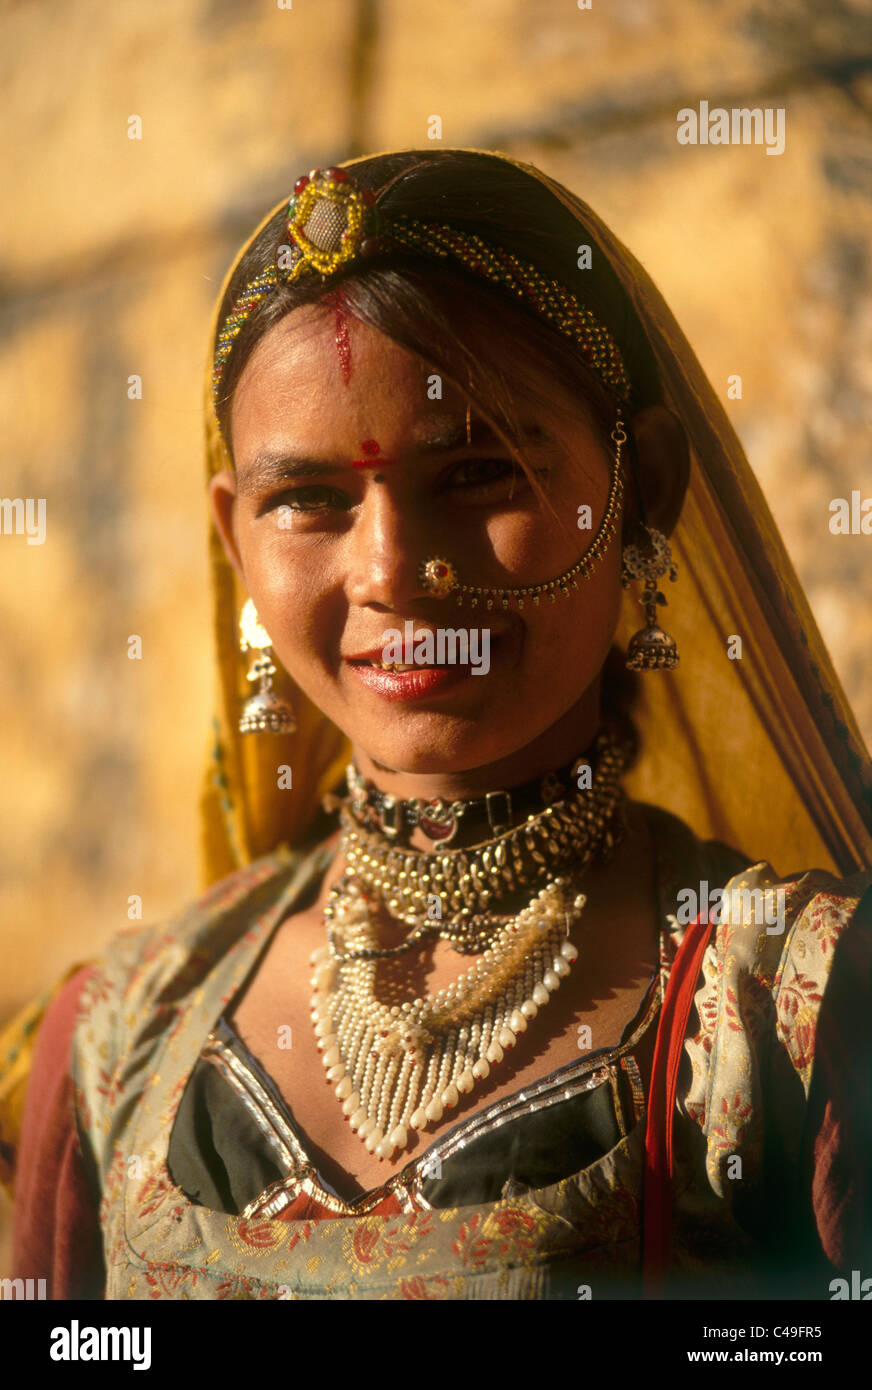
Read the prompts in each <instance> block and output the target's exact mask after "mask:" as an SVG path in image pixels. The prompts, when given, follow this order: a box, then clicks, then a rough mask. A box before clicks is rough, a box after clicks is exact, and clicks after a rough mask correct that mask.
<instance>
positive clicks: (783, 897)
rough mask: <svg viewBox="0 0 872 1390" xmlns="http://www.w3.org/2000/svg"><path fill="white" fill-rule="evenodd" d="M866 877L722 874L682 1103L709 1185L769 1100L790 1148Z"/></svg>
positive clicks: (768, 869)
mask: <svg viewBox="0 0 872 1390" xmlns="http://www.w3.org/2000/svg"><path fill="white" fill-rule="evenodd" d="M870 885H872V872H870V871H865V872H863V873H860V874H856V875H854V876H852V877H850V878H842V879H840V878H837V877H836V876H834V875H833V874H831V873H829V872H828V871H826V870H823V869H811V870H808V871H807V872H805V873H801V874H794V875H791V876H790V877H789V878H780V877H779V876H778V875H777V874H776V873H775V871H774V870H773V868H772V866H771V865H770V864H768V863H766V862H760V863H758V864H753V865H750V866H749V867H748V868H746V869H743V870H742V871H741V872H740V873H737V874H735V875H733V877H732V878H730V879H729V880H728V881H727V883H726V884H725V885H724V887H723V890H722V893H721V894H720V895H719V896H720V901H719V902H717V903H716V904H715V905H714V912H713V916H712V920H713V921H714V922H715V924H716V925H715V927H714V931H713V936H712V939H711V941H710V943H709V946H708V949H707V951H706V954H705V956H704V959H703V970H702V976H701V980H700V984H699V988H698V991H697V993H696V996H695V1000H694V1004H695V1018H693V1016H692V1019H693V1021H692V1023H691V1027H690V1030H689V1033H688V1036H687V1037H686V1039H685V1053H686V1055H687V1057H688V1059H689V1061H690V1065H691V1070H692V1079H691V1081H690V1084H689V1086H688V1087H687V1090H686V1093H685V1097H684V1100H683V1102H682V1105H681V1108H682V1109H683V1110H684V1112H685V1113H686V1114H687V1115H688V1116H689V1117H690V1118H691V1119H693V1120H695V1121H696V1123H697V1124H699V1126H700V1127H701V1128H702V1129H703V1131H704V1132H705V1134H706V1136H707V1141H708V1161H707V1168H708V1172H709V1177H710V1179H711V1180H712V1182H713V1185H714V1186H715V1187H716V1188H718V1187H719V1186H720V1182H721V1178H722V1173H721V1168H722V1166H723V1163H724V1161H725V1158H726V1156H728V1155H730V1154H732V1153H736V1152H738V1151H740V1150H741V1149H742V1147H743V1146H750V1147H752V1148H753V1147H754V1146H755V1145H757V1146H759V1143H760V1140H761V1138H762V1129H763V1122H764V1115H763V1111H764V1109H765V1108H766V1105H767V1104H768V1103H769V1102H774V1101H776V1100H777V1109H778V1111H779V1114H780V1116H781V1118H782V1119H783V1120H784V1121H785V1123H786V1124H789V1125H790V1126H791V1127H792V1128H793V1130H794V1136H793V1140H792V1142H791V1143H790V1145H789V1147H790V1148H791V1149H793V1150H795V1151H796V1152H797V1153H798V1147H799V1135H800V1133H801V1131H802V1127H803V1124H804V1122H805V1111H806V1103H807V1100H808V1096H809V1091H810V1088H811V1082H812V1075H813V1071H814V1065H815V1056H816V1051H817V1042H818V1028H819V1022H820V1018H821V1013H822V1009H823V1008H824V1004H825V1000H826V996H827V990H828V986H829V982H830V975H831V971H832V969H833V962H834V960H835V959H836V956H837V954H838V951H839V943H840V942H841V941H842V940H843V939H845V940H847V934H848V932H849V928H850V927H851V924H852V922H853V921H854V918H855V915H856V914H857V909H858V906H859V904H860V901H861V899H862V898H863V896H864V894H865V893H866V892H867V891H868V890H869V888H870ZM785 1062H786V1063H788V1066H787V1067H786V1068H785V1065H784V1063H785ZM791 1077H792V1078H793V1081H792V1082H791V1079H790V1078H791ZM797 1082H798V1083H799V1085H798V1086H797V1084H796V1083H797ZM773 1087H775V1088H776V1089H777V1091H778V1097H774V1095H773Z"/></svg>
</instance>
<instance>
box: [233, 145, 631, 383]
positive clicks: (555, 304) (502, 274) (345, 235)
mask: <svg viewBox="0 0 872 1390" xmlns="http://www.w3.org/2000/svg"><path fill="white" fill-rule="evenodd" d="M287 234H288V242H287V244H286V245H283V246H280V247H279V248H278V251H277V252H276V256H275V260H274V263H273V264H272V265H270V266H267V268H266V269H265V270H263V271H261V273H260V274H259V275H257V276H256V277H255V279H253V280H252V281H251V282H250V283H249V284H248V285H246V287H245V289H244V290H243V292H242V294H241V295H240V296H239V298H238V299H237V301H236V303H235V304H234V306H233V308H232V310H231V312H230V313H229V314H228V316H227V318H226V319H225V321H224V323H223V325H222V327H221V330H220V332H219V334H218V345H217V348H216V351H215V360H214V364H213V372H212V391H213V398H214V401H215V404H216V405H217V403H218V401H219V399H220V391H221V382H222V380H223V376H224V371H225V369H226V366H227V362H228V360H229V358H230V354H231V352H232V350H233V344H234V343H235V342H236V339H237V337H238V336H239V333H240V332H241V330H242V327H243V325H244V324H245V322H246V321H247V319H248V317H249V315H250V314H251V313H252V311H253V310H254V309H256V308H257V306H258V305H259V304H261V303H262V302H263V300H264V299H266V298H267V297H268V296H269V295H270V294H272V293H273V292H274V291H275V290H276V289H278V287H279V286H280V285H282V284H293V283H295V282H296V281H297V280H299V279H300V277H301V276H302V275H304V274H306V273H307V272H315V273H317V274H320V275H321V276H322V277H323V278H325V279H326V278H327V277H329V276H330V275H332V274H334V273H335V272H336V271H337V270H339V269H340V268H341V267H342V266H344V265H346V264H347V263H348V262H349V261H352V260H354V259H355V258H356V257H358V256H362V257H368V256H370V255H373V254H378V253H382V252H385V251H389V250H391V249H401V248H403V247H405V248H408V249H410V250H413V251H418V252H421V253H422V254H424V255H426V256H435V257H438V258H440V259H443V260H448V259H453V260H455V261H457V262H459V263H460V265H462V266H463V267H464V268H465V269H466V270H469V271H472V272H473V273H474V274H476V275H481V276H483V277H484V278H485V279H486V280H489V281H490V282H491V283H492V284H496V285H501V286H503V287H504V288H505V289H507V290H508V291H509V293H510V294H513V295H515V296H517V298H519V299H521V300H523V301H524V302H525V303H527V304H528V305H529V307H530V308H532V309H533V311H534V312H535V313H537V314H539V315H541V316H542V317H543V318H545V319H547V320H548V322H550V323H552V324H553V325H554V326H555V328H557V329H558V330H559V331H560V332H561V333H564V334H565V335H566V336H567V337H568V338H571V339H572V340H573V341H574V342H576V343H577V344H578V346H579V348H580V349H581V354H582V356H583V357H584V359H585V361H586V362H587V363H588V364H589V366H590V367H591V368H592V369H593V371H594V372H595V373H596V374H597V376H598V377H599V379H600V381H601V382H602V384H603V385H604V386H605V388H606V390H607V391H608V392H609V394H610V395H611V396H613V397H615V398H616V399H617V400H619V401H625V400H626V399H627V398H628V396H629V393H630V384H629V381H628V378H627V373H626V369H625V367H624V363H623V359H622V358H621V354H620V351H619V349H618V347H617V345H616V344H615V342H614V341H613V339H612V337H611V336H610V334H609V332H608V331H607V329H606V328H605V327H604V326H603V325H602V324H601V323H600V322H599V320H598V319H597V318H596V317H595V316H594V314H592V313H591V311H590V310H589V309H586V308H585V307H584V305H583V304H581V303H580V302H579V301H578V299H576V297H575V295H573V294H571V293H570V292H569V290H567V289H566V287H565V286H564V285H562V284H560V282H559V281H557V280H551V279H549V278H548V277H547V276H545V275H542V274H541V273H540V271H538V270H537V269H536V267H535V266H534V265H532V264H531V263H530V262H529V261H524V260H522V259H521V258H520V257H519V256H515V255H513V254H512V253H511V252H509V251H505V250H504V249H503V248H502V247H501V246H495V245H492V244H491V243H489V242H486V241H484V240H483V239H482V238H481V237H479V236H477V235H476V234H475V233H473V232H466V231H461V230H459V229H458V228H456V227H451V226H447V225H446V224H444V223H429V222H427V223H425V222H420V221H418V220H417V219H416V218H412V217H402V216H398V217H394V218H391V219H390V221H387V220H386V219H385V218H384V217H383V216H382V215H380V213H379V211H378V208H377V207H376V198H375V195H374V194H373V193H372V192H371V191H370V190H369V189H360V188H358V187H357V186H356V184H355V183H354V181H353V180H352V179H351V178H349V176H348V174H347V173H346V172H345V170H344V169H336V168H330V169H326V170H324V171H322V170H320V169H312V170H311V171H310V172H309V173H308V174H304V175H303V176H302V178H299V179H298V180H297V182H296V183H295V185H294V192H293V196H292V197H291V200H290V202H289V204H288V217H287Z"/></svg>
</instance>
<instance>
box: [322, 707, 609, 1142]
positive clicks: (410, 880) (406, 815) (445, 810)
mask: <svg viewBox="0 0 872 1390" xmlns="http://www.w3.org/2000/svg"><path fill="white" fill-rule="evenodd" d="M626 761H627V750H626V749H625V748H624V747H623V746H622V745H621V744H619V742H618V741H617V740H616V739H615V738H614V736H613V735H611V734H610V733H608V732H603V733H601V734H600V735H599V736H598V738H597V740H596V742H595V744H594V746H593V748H592V749H591V752H590V756H589V758H588V757H583V758H579V759H577V760H576V761H575V763H574V764H572V765H571V766H570V767H569V768H567V769H563V770H561V772H559V773H553V774H549V775H548V776H547V777H546V778H544V779H538V780H537V783H535V784H527V786H525V787H524V788H521V789H516V790H514V791H513V792H512V793H511V794H510V793H506V792H499V793H489V794H488V795H487V796H486V797H484V798H479V799H473V800H471V801H468V802H452V803H445V802H442V801H439V800H434V801H431V802H421V801H410V802H398V801H397V800H396V799H395V798H392V797H385V794H384V793H380V792H379V791H378V789H377V788H374V787H371V786H369V785H368V784H366V783H365V782H364V780H363V779H362V778H361V777H360V774H359V773H358V771H357V769H356V768H354V766H353V765H352V766H351V767H350V768H349V769H348V773H347V782H348V787H349V793H348V795H347V796H345V797H342V798H338V799H334V801H333V805H335V806H336V807H337V808H338V809H339V812H340V822H341V826H342V837H341V851H342V853H343V856H344V860H345V866H346V871H345V874H344V875H343V877H342V879H341V880H340V881H339V882H338V883H337V884H335V885H334V887H333V888H332V889H331V891H330V895H329V899H328V903H327V907H326V909H325V918H326V925H327V935H328V941H327V945H325V946H323V947H321V948H320V949H319V950H317V951H316V952H314V954H313V956H312V964H313V966H314V976H313V980H312V986H313V990H314V995H313V999H312V1016H313V1020H314V1024H315V1033H316V1036H317V1039H318V1046H319V1048H320V1050H321V1053H322V1061H323V1063H324V1067H325V1069H326V1073H327V1080H328V1082H330V1083H331V1084H332V1085H333V1086H334V1088H335V1094H336V1097H337V1099H338V1100H339V1102H340V1103H341V1105H342V1109H343V1112H344V1114H345V1115H346V1116H347V1118H348V1120H349V1123H350V1125H351V1128H352V1130H354V1131H355V1132H356V1133H357V1135H358V1136H359V1138H360V1139H361V1140H362V1141H363V1143H364V1144H365V1145H366V1148H367V1150H368V1151H369V1152H370V1153H373V1154H376V1155H377V1156H378V1157H379V1158H380V1159H391V1158H393V1156H394V1154H395V1153H397V1152H398V1151H402V1150H403V1149H405V1148H407V1147H408V1145H409V1143H410V1140H411V1138H412V1136H413V1134H414V1132H415V1131H418V1130H424V1129H426V1128H427V1127H428V1125H435V1124H438V1122H439V1121H440V1120H441V1119H442V1117H443V1115H444V1114H445V1112H446V1111H447V1110H450V1109H451V1108H452V1107H453V1106H456V1105H457V1104H458V1102H459V1100H460V1096H461V1095H462V1094H464V1093H468V1092H470V1091H472V1089H473V1087H474V1086H475V1085H476V1083H478V1082H481V1081H484V1080H485V1079H486V1078H487V1077H488V1076H489V1075H490V1072H491V1068H493V1067H497V1066H499V1064H500V1063H501V1062H503V1060H504V1058H505V1056H506V1054H507V1052H509V1051H510V1049H511V1048H513V1047H514V1046H515V1043H516V1042H517V1041H518V1038H519V1036H520V1034H521V1033H523V1032H525V1031H526V1029H527V1027H528V1026H529V1024H530V1023H531V1022H532V1021H533V1019H535V1018H536V1017H537V1015H538V1014H539V1012H540V1010H541V1009H543V1008H544V1007H545V1006H546V1005H547V1003H548V1001H549V999H550V998H551V996H552V995H553V994H554V993H555V991H556V990H557V989H559V987H560V983H561V980H562V979H563V978H564V977H565V976H566V975H568V974H569V970H570V966H571V965H572V963H573V961H575V960H576V959H577V956H578V949H577V947H576V946H575V945H574V944H573V942H572V941H571V940H570V937H571V935H572V932H573V930H574V928H575V927H576V926H577V924H578V921H579V919H580V916H581V912H582V909H583V908H584V904H585V896H584V894H582V893H580V892H578V880H579V878H580V877H581V875H582V874H583V873H584V871H585V870H586V869H587V867H588V866H589V865H590V864H591V863H592V862H593V861H594V860H595V859H601V860H602V859H604V858H606V857H607V856H608V854H609V853H610V852H611V850H612V848H613V846H614V844H615V842H616V839H617V837H618V834H619V833H620V816H619V810H620V808H621V805H622V801H623V793H622V790H621V786H620V777H621V774H622V772H623V769H624V767H625V765H626ZM585 770H586V775H585ZM537 802H538V805H539V809H538V810H537V809H531V808H534V807H535V805H536V803H537ZM519 812H520V815H521V819H520V822H519V823H513V822H515V821H517V819H518V815H519ZM386 820H387V828H386V826H385V821H386ZM460 824H462V825H465V826H468V827H469V828H470V832H471V833H473V834H475V833H476V827H477V825H478V824H480V825H481V826H485V825H486V826H487V827H488V828H489V829H490V830H491V832H492V833H491V835H490V836H489V837H488V838H487V839H485V840H483V841H481V842H479V843H476V844H473V845H470V846H468V847H466V848H461V849H457V848H455V849H451V850H448V849H447V848H445V846H444V842H445V841H446V840H453V839H454V837H455V835H456V832H457V827H458V825H460ZM416 825H417V826H418V827H419V828H420V829H422V830H424V833H425V834H427V835H428V836H429V837H430V838H431V839H434V840H436V841H437V842H439V841H442V842H443V844H442V846H441V847H440V848H439V849H437V850H436V851H435V852H430V851H421V850H416V849H412V848H411V847H409V846H404V845H401V844H400V843H398V840H399V837H400V835H401V833H402V831H403V829H404V828H405V829H408V828H410V827H412V826H416ZM427 826H429V827H430V829H429V830H428V829H426V827H427ZM494 828H496V833H493V832H494ZM446 830H447V833H446ZM431 831H432V832H433V833H432V834H431ZM531 889H535V890H536V891H535V892H534V893H533V895H532V897H528V901H527V902H526V904H525V905H524V906H522V907H521V908H520V910H509V911H508V912H502V913H500V911H499V909H500V907H503V908H507V907H510V905H511V907H512V908H514V907H516V904H512V898H513V897H514V898H517V897H518V896H519V894H520V893H523V892H524V890H531ZM524 896H527V894H526V893H524ZM504 900H508V901H504ZM385 910H387V912H388V913H389V914H390V915H391V917H392V918H393V919H394V920H395V921H397V922H400V923H402V924H403V925H405V926H406V927H407V928H408V932H407V934H406V936H405V938H404V940H403V941H402V942H401V943H400V945H398V946H393V947H383V946H379V944H378V940H379V937H378V922H379V918H380V916H381V915H382V914H383V913H384V911H385ZM433 936H437V937H441V938H442V939H444V940H448V941H450V942H451V944H452V946H453V947H454V949H455V950H457V951H460V952H464V953H467V954H472V953H476V955H477V958H476V960H475V961H474V962H473V963H472V964H471V965H470V966H469V968H468V969H467V970H465V971H464V972H463V974H461V975H460V976H459V977H458V978H457V979H455V980H454V981H453V982H452V983H451V984H450V985H447V986H446V987H445V988H443V989H440V990H438V991H437V992H436V993H435V994H432V995H425V996H419V997H416V998H414V999H411V998H407V999H401V1000H397V1001H396V1002H390V1003H389V1002H387V1000H385V999H384V998H380V997H379V994H378V993H377V975H378V971H379V962H380V960H382V959H383V958H385V957H389V956H396V955H399V954H400V953H402V952H404V951H407V950H410V949H412V947H413V946H414V945H416V944H417V943H418V942H420V941H422V940H423V939H424V938H426V937H433Z"/></svg>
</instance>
